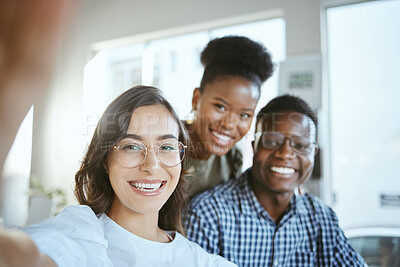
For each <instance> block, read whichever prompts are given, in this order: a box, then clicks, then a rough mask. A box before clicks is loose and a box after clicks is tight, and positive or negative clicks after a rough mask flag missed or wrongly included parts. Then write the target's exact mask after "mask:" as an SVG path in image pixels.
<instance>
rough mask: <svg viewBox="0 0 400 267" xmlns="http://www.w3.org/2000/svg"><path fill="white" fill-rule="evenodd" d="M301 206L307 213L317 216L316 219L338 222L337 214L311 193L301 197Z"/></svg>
mask: <svg viewBox="0 0 400 267" xmlns="http://www.w3.org/2000/svg"><path fill="white" fill-rule="evenodd" d="M299 200H300V205H303V207H300V209H301V208H303V209H304V210H305V211H306V212H307V213H312V214H313V215H315V216H316V217H315V219H323V220H332V221H337V218H336V214H335V212H334V211H333V210H332V208H331V207H330V206H328V205H327V204H326V203H325V202H324V201H323V200H322V199H320V198H318V197H317V196H314V195H312V194H309V193H305V194H304V195H301V196H300V198H299Z"/></svg>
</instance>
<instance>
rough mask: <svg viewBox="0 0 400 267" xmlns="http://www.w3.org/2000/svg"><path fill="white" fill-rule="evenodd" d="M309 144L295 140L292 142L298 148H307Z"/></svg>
mask: <svg viewBox="0 0 400 267" xmlns="http://www.w3.org/2000/svg"><path fill="white" fill-rule="evenodd" d="M310 145H311V144H310V143H309V142H296V143H295V144H294V147H295V148H296V149H299V150H307V149H308V148H309V147H310Z"/></svg>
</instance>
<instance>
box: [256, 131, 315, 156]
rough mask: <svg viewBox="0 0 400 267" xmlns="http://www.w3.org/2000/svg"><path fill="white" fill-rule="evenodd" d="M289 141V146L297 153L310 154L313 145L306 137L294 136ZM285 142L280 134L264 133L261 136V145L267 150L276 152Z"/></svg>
mask: <svg viewBox="0 0 400 267" xmlns="http://www.w3.org/2000/svg"><path fill="white" fill-rule="evenodd" d="M289 139H290V146H291V147H292V148H293V150H295V151H296V152H298V153H301V154H305V153H310V152H311V150H312V148H313V143H312V142H311V140H310V139H308V138H307V137H302V136H294V137H292V138H289ZM284 142H285V136H284V135H283V134H281V133H269V132H265V133H263V135H262V145H263V147H264V148H265V149H268V150H277V149H279V148H280V147H281V146H282V145H283V143H284Z"/></svg>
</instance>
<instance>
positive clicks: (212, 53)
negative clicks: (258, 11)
mask: <svg viewBox="0 0 400 267" xmlns="http://www.w3.org/2000/svg"><path fill="white" fill-rule="evenodd" d="M200 60H201V63H202V64H203V65H204V67H205V70H204V74H203V78H202V80H201V84H200V90H201V91H202V90H203V89H204V87H205V85H206V84H207V83H210V82H213V81H214V79H216V78H218V77H220V76H238V77H242V78H245V79H246V80H249V81H251V82H253V83H254V84H256V85H257V87H258V88H260V87H261V85H262V84H263V82H265V81H266V80H267V79H268V78H269V77H271V75H272V73H273V71H274V66H273V63H272V61H271V56H270V54H269V53H268V51H267V49H266V48H265V47H264V46H263V45H262V44H260V43H258V42H255V41H253V40H250V39H249V38H247V37H244V36H225V37H222V38H216V39H213V40H211V41H210V42H209V43H208V44H207V46H206V48H205V49H204V50H203V52H202V53H201V57H200Z"/></svg>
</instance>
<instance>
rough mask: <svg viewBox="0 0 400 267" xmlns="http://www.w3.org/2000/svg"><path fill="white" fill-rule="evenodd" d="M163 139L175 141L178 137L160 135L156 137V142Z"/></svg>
mask: <svg viewBox="0 0 400 267" xmlns="http://www.w3.org/2000/svg"><path fill="white" fill-rule="evenodd" d="M165 139H176V140H178V137H176V136H175V135H173V134H164V135H160V136H159V137H158V140H165Z"/></svg>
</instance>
